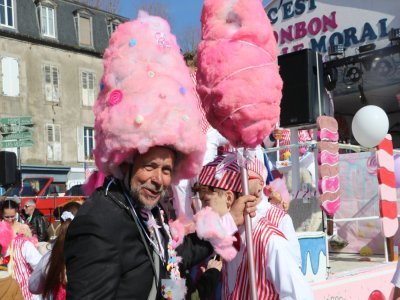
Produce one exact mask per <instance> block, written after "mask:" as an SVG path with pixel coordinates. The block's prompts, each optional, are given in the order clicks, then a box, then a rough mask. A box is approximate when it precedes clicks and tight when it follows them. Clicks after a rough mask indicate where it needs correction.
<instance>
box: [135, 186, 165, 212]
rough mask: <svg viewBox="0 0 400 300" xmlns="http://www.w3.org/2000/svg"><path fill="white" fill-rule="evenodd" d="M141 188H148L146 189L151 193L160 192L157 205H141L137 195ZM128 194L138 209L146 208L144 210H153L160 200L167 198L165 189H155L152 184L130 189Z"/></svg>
mask: <svg viewBox="0 0 400 300" xmlns="http://www.w3.org/2000/svg"><path fill="white" fill-rule="evenodd" d="M142 188H148V189H150V190H152V191H155V192H160V198H159V199H158V201H157V203H155V204H153V205H145V204H144V203H142V202H141V201H140V194H139V191H140V190H141V189H142ZM130 194H131V196H132V199H133V200H134V201H135V202H136V204H138V205H139V207H140V208H146V209H149V210H151V209H153V208H154V207H156V206H157V204H158V203H160V201H161V200H162V199H164V198H165V197H167V196H168V191H167V189H165V188H163V187H161V188H156V187H155V186H154V185H152V184H142V185H140V186H138V187H137V188H131V189H130Z"/></svg>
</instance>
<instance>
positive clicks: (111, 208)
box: [64, 183, 212, 299]
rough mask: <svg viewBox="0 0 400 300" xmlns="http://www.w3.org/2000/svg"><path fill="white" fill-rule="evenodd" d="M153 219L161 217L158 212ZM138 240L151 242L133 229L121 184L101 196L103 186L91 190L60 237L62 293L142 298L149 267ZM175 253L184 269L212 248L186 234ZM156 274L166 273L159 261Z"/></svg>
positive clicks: (146, 292) (150, 280) (150, 273)
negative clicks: (64, 280) (64, 275)
mask: <svg viewBox="0 0 400 300" xmlns="http://www.w3.org/2000/svg"><path fill="white" fill-rule="evenodd" d="M138 215H140V214H138ZM156 218H157V219H158V220H159V222H161V220H160V218H159V215H158V216H156ZM164 240H165V242H167V241H168V238H167V236H166V235H164ZM144 243H146V244H147V245H148V247H151V246H150V245H149V243H148V242H147V241H146V240H143V239H142V238H141V236H140V234H139V229H138V226H137V225H136V224H135V222H134V220H133V217H132V214H131V211H130V209H129V204H128V202H127V200H126V199H125V197H124V195H123V193H122V187H121V185H120V184H118V183H117V184H111V187H110V188H109V190H108V194H107V195H106V192H105V188H104V187H103V188H100V189H98V190H97V191H95V192H94V193H93V195H92V196H91V197H90V198H89V199H88V200H87V201H86V202H85V203H84V205H83V206H82V207H81V208H80V210H79V212H78V214H77V216H76V217H75V219H74V220H73V222H72V223H71V225H70V226H69V228H68V232H67V236H66V239H65V248H64V255H65V259H66V266H67V278H68V284H67V298H68V299H147V297H148V295H149V293H150V290H151V287H152V283H153V276H154V272H153V267H152V264H151V261H150V258H149V255H148V252H147V251H146V248H145V244H144ZM164 248H165V249H167V247H166V245H165V247H164ZM177 252H178V255H180V256H181V257H182V259H183V261H182V264H181V267H182V268H184V269H186V268H189V267H191V266H192V265H194V264H196V263H198V262H199V261H201V260H202V259H204V258H205V257H207V256H208V255H210V254H211V252H212V247H211V245H210V244H209V243H208V242H205V241H201V240H199V239H198V238H197V236H195V235H190V236H187V237H186V238H185V241H184V244H183V245H181V246H180V247H178V248H177ZM160 278H167V271H166V268H165V265H163V263H162V262H161V260H160ZM158 292H160V290H159V291H158ZM157 298H159V296H158V297H157Z"/></svg>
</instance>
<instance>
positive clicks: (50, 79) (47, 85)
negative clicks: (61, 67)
mask: <svg viewBox="0 0 400 300" xmlns="http://www.w3.org/2000/svg"><path fill="white" fill-rule="evenodd" d="M43 77H44V93H45V98H46V101H51V102H59V101H60V93H59V87H60V84H59V83H60V82H59V80H60V75H59V71H58V68H57V67H54V66H51V65H45V66H44V67H43Z"/></svg>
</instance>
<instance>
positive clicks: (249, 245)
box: [240, 148, 257, 300]
mask: <svg viewBox="0 0 400 300" xmlns="http://www.w3.org/2000/svg"><path fill="white" fill-rule="evenodd" d="M247 154H248V152H247V149H246V148H244V150H243V156H244V160H243V163H241V164H240V166H241V177H242V193H243V195H249V194H250V193H249V176H248V172H247V157H248V155H247ZM244 226H245V232H246V249H247V268H248V274H249V286H250V295H251V298H250V299H251V300H257V288H256V271H255V270H256V268H255V264H254V247H253V231H252V228H251V219H250V216H249V214H248V213H245V215H244Z"/></svg>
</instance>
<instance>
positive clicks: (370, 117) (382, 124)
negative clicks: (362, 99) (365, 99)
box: [351, 105, 389, 148]
mask: <svg viewBox="0 0 400 300" xmlns="http://www.w3.org/2000/svg"><path fill="white" fill-rule="evenodd" d="M351 129H352V131H353V135H354V137H355V139H356V140H357V142H358V143H359V144H360V145H361V146H364V147H368V148H372V147H375V146H376V145H378V144H379V143H380V142H381V141H382V140H383V138H384V137H385V136H386V134H387V132H388V130H389V119H388V116H387V115H386V113H385V111H384V110H383V109H382V108H380V107H378V106H375V105H367V106H364V107H363V108H361V109H360V110H359V111H357V113H356V114H355V116H354V118H353V122H352V124H351Z"/></svg>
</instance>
